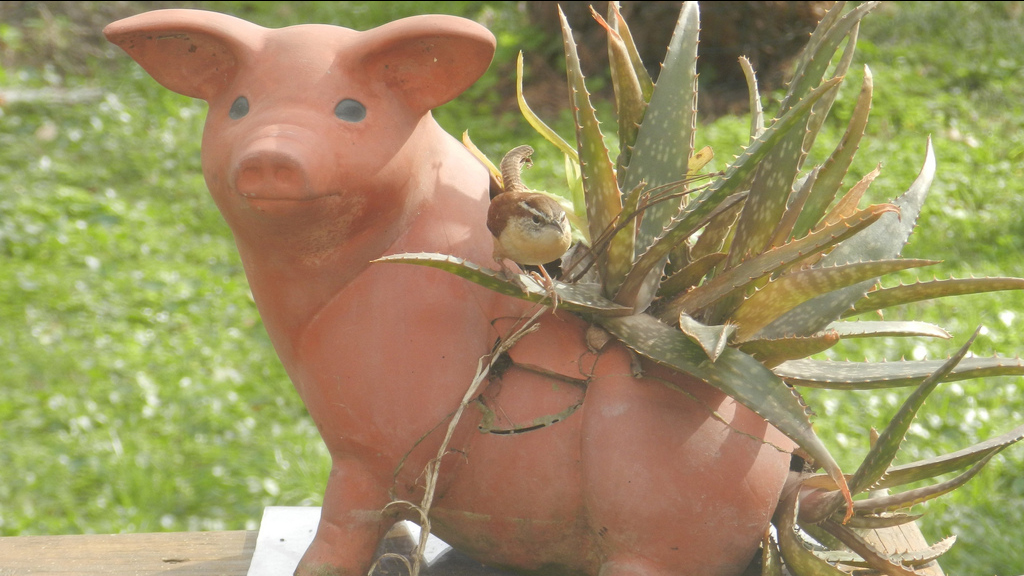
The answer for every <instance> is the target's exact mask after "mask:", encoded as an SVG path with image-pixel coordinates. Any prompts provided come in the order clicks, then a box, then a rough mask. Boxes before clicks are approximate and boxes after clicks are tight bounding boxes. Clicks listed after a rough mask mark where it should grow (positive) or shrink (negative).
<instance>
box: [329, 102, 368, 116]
mask: <svg viewBox="0 0 1024 576" xmlns="http://www.w3.org/2000/svg"><path fill="white" fill-rule="evenodd" d="M334 115H335V116H337V117H338V118H340V119H341V120H344V121H345V122H359V121H361V120H362V119H363V118H366V106H363V105H362V104H360V103H359V102H356V101H355V100H352V99H351V98H346V99H344V100H342V101H341V102H338V105H337V106H335V107H334Z"/></svg>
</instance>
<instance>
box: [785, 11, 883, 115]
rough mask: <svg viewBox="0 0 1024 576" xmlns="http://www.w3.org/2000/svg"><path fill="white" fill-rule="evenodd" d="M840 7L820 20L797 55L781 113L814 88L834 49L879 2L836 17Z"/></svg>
mask: <svg viewBox="0 0 1024 576" xmlns="http://www.w3.org/2000/svg"><path fill="white" fill-rule="evenodd" d="M843 4H845V3H842V2H840V3H836V4H835V5H834V6H833V7H832V8H831V9H830V10H829V11H828V13H826V15H825V17H824V18H822V20H821V22H820V23H819V24H818V27H817V28H816V29H815V30H814V32H813V33H812V34H811V39H810V40H809V41H808V42H807V46H806V47H805V48H804V50H803V52H802V53H801V54H800V59H799V60H798V61H797V67H796V72H795V74H794V76H793V80H792V81H791V82H790V84H789V91H788V92H787V93H786V97H785V98H784V99H783V101H782V110H783V111H785V110H787V109H789V108H790V107H793V106H795V103H796V102H797V101H799V100H800V99H801V98H803V97H804V95H805V94H807V93H808V92H809V91H810V90H811V88H813V87H814V86H817V85H818V84H819V83H820V82H821V79H822V78H823V77H824V75H825V71H826V69H827V68H828V65H829V63H830V62H831V61H832V56H833V55H834V54H835V52H836V49H838V48H839V45H840V44H841V43H842V42H843V39H844V38H846V37H847V36H848V35H849V34H850V32H851V31H852V30H853V29H854V27H855V26H857V25H858V24H859V23H860V21H861V19H863V18H864V16H866V15H867V13H868V12H870V11H871V10H873V9H874V8H875V7H877V6H878V4H879V2H865V3H863V4H861V5H859V6H857V7H856V8H854V9H853V10H850V11H849V12H848V13H847V14H845V15H840V14H841V12H842V9H843Z"/></svg>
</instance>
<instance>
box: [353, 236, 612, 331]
mask: <svg viewBox="0 0 1024 576" xmlns="http://www.w3.org/2000/svg"><path fill="white" fill-rule="evenodd" d="M374 262H390V263H397V264H416V265H419V266H428V267H430V268H437V269H439V270H444V271H446V272H450V273H452V274H455V275H456V276H460V277H462V278H465V279H466V280H469V281H470V282H474V283H476V284H479V285H480V286H483V287H484V288H487V289H490V290H493V291H495V292H498V293H500V294H504V295H506V296H512V297H514V298H520V299H522V300H527V301H529V302H537V303H542V302H547V301H548V300H549V299H550V296H549V294H548V292H547V290H546V289H545V288H544V286H542V285H541V284H540V283H539V282H537V281H536V280H534V279H533V278H532V277H530V276H528V275H526V274H516V275H515V281H510V280H507V279H506V278H505V275H504V274H502V273H501V272H497V271H495V270H491V269H490V268H484V267H482V266H480V265H478V264H474V263H473V262H469V261H468V260H464V259H462V258H458V257H455V256H448V255H446V254H432V253H422V252H421V253H407V254H392V255H389V256H382V257H380V258H377V259H376V260H372V261H371V263H374ZM552 283H553V285H554V290H555V293H556V294H557V295H558V307H559V308H562V309H565V310H569V311H571V312H579V313H581V314H588V315H619V316H621V315H625V314H630V313H631V312H632V311H631V310H630V309H629V308H624V307H622V306H619V305H617V304H615V303H614V302H612V301H610V300H608V299H606V298H604V297H603V296H601V295H600V294H596V293H594V292H593V291H592V290H589V289H588V288H587V286H586V285H583V284H578V285H577V284H565V283H562V282H559V281H557V280H554V281H552Z"/></svg>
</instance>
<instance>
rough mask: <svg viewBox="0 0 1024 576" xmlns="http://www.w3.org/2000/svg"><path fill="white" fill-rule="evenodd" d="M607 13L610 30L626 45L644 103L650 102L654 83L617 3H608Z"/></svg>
mask: <svg viewBox="0 0 1024 576" xmlns="http://www.w3.org/2000/svg"><path fill="white" fill-rule="evenodd" d="M608 12H609V17H608V19H609V20H611V26H612V29H613V30H615V31H616V32H618V33H619V36H620V37H621V38H622V42H623V43H624V44H625V45H626V51H627V52H628V53H629V60H630V62H632V64H633V70H634V73H635V74H636V77H637V79H638V80H640V90H641V92H642V93H643V96H644V101H645V102H650V101H651V94H652V93H653V92H654V81H653V80H651V75H650V74H648V72H647V68H646V67H645V66H644V62H643V60H642V59H641V58H640V51H639V50H637V49H636V42H634V41H633V34H632V33H631V32H630V31H629V26H627V25H626V19H625V18H623V17H622V13H621V12H620V11H619V3H618V2H609V3H608Z"/></svg>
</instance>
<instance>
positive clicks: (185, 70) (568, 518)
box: [105, 10, 792, 576]
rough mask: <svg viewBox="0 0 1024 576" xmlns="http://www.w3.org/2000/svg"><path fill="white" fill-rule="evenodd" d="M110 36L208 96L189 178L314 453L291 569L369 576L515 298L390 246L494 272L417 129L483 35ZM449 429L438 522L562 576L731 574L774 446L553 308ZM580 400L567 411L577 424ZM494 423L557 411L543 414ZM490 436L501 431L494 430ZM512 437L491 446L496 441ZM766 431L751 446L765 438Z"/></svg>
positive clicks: (461, 159) (697, 392)
mask: <svg viewBox="0 0 1024 576" xmlns="http://www.w3.org/2000/svg"><path fill="white" fill-rule="evenodd" d="M105 33H106V35H107V37H108V38H109V39H110V40H111V41H112V42H114V43H116V44H117V45H119V46H120V47H121V48H123V49H124V50H125V51H126V52H128V54H129V55H131V57H132V58H134V59H135V60H136V61H138V62H139V64H141V65H142V66H143V67H144V68H145V69H146V70H147V71H148V72H149V73H150V74H151V75H152V76H153V77H154V78H155V79H156V80H157V81H159V82H160V83H161V84H163V85H164V86H166V87H167V88H169V89H171V90H173V91H175V92H179V93H182V94H185V95H188V96H192V97H195V98H201V99H203V100H205V101H207V102H208V103H209V115H208V118H207V121H206V129H205V132H204V134H203V147H202V150H203V151H202V164H203V173H204V175H205V177H206V182H207V185H208V187H209V189H210V193H211V194H212V195H213V198H214V201H215V202H216V203H217V206H218V207H219V209H220V211H221V213H222V214H223V215H224V218H225V220H227V222H228V224H229V225H230V227H231V230H232V231H233V233H234V236H235V241H236V243H237V246H238V251H239V253H240V254H241V258H242V262H243V263H244V265H245V271H246V275H247V276H248V279H249V283H250V285H251V287H252V292H253V294H254V296H255V299H256V303H257V305H258V306H259V310H260V313H261V314H262V317H263V321H264V323H265V325H266V327H267V331H268V332H269V333H270V337H271V339H272V341H273V343H274V346H275V348H276V350H277V352H278V354H279V355H280V357H281V360H282V362H283V363H284V366H285V368H286V369H287V371H288V374H289V375H290V377H291V379H292V381H293V382H294V384H295V388H296V389H297V390H298V392H299V394H300V395H301V397H302V399H303V401H304V402H305V404H306V406H307V408H308V409H309V412H310V414H311V416H312V417H313V420H314V421H315V422H316V425H317V427H318V428H319V430H320V433H321V435H322V436H323V440H324V442H325V443H326V444H327V447H328V448H329V450H330V453H331V455H332V458H333V468H332V471H331V474H330V478H329V480H328V484H327V489H326V493H325V495H324V503H323V515H322V520H321V522H320V526H319V529H318V532H317V535H316V539H315V540H314V542H313V544H312V545H311V546H310V548H309V550H308V551H307V552H306V554H305V556H304V558H303V559H302V562H301V564H300V565H299V569H298V573H299V574H345V575H358V576H362V575H364V574H366V572H367V569H368V567H369V564H370V562H371V559H372V555H373V552H374V549H375V547H376V545H377V543H378V541H379V540H380V538H381V537H382V535H383V534H384V533H385V532H386V531H387V530H388V528H389V527H390V526H391V525H392V524H393V523H394V522H395V521H396V520H398V519H400V518H403V517H405V518H410V519H415V515H414V514H413V513H412V511H411V510H409V509H408V508H406V507H400V506H391V507H388V508H387V510H386V511H385V506H386V505H387V504H388V503H389V502H392V501H393V500H411V501H416V500H417V498H418V497H419V495H420V494H422V491H423V486H422V484H423V470H424V467H425V466H426V465H427V463H428V462H429V460H430V459H431V458H432V457H433V456H434V455H435V454H436V452H437V450H438V448H439V446H440V443H441V441H442V437H443V434H444V431H445V427H446V425H447V423H448V422H449V421H450V419H451V417H452V413H453V411H454V410H455V408H456V407H457V406H458V405H459V402H460V399H461V397H462V395H463V394H464V393H465V392H466V390H467V388H468V386H469V383H470V382H471V381H472V379H473V376H474V374H475V372H476V366H477V361H478V359H479V358H480V357H481V356H483V355H485V354H487V353H488V352H489V351H490V350H491V349H492V348H493V346H494V345H495V342H496V341H497V339H498V338H499V337H501V336H502V335H504V334H506V333H507V331H508V329H509V326H510V325H511V324H512V321H513V320H514V319H516V318H519V317H521V316H523V315H525V314H528V313H529V307H530V305H529V304H528V303H525V302H521V301H519V300H515V299H512V298H508V297H505V296H501V295H498V294H496V293H493V292H490V291H487V290H484V289H482V288H479V287H478V286H476V285H475V284H472V283H470V282H467V281H465V280H463V279H461V278H458V277H456V276H454V275H449V274H447V273H445V272H441V271H438V270H433V269H429V268H424V267H419V266H407V265H398V264H384V263H378V264H371V263H370V261H371V260H373V259H375V258H377V257H379V256H381V255H385V254H390V253H399V252H441V253H447V254H452V255H456V256H460V257H462V258H466V259H469V260H471V261H474V262H477V263H481V264H490V265H493V261H492V259H491V249H492V242H491V238H490V235H489V233H488V230H487V228H486V227H485V220H486V211H487V206H488V176H487V173H486V171H485V169H484V168H483V167H482V166H480V164H479V163H478V162H477V161H476V160H475V159H474V158H473V157H472V156H471V155H470V154H468V153H467V151H466V150H465V149H464V148H463V146H462V145H461V144H460V143H459V142H457V141H456V140H455V139H454V138H452V137H450V136H449V135H448V134H446V133H445V132H444V131H443V130H442V129H441V128H440V127H439V126H438V124H437V123H436V122H435V121H434V120H433V118H432V117H431V115H430V110H431V108H434V107H436V106H438V105H440V104H442V103H444V102H447V101H449V100H451V99H452V98H454V97H455V96H457V95H458V94H459V93H460V92H462V91H463V90H464V89H465V88H466V87H468V86H469V85H470V84H471V83H473V82H474V81H475V80H476V79H477V78H478V77H479V76H480V75H481V74H482V73H483V72H484V70H485V69H486V68H487V66H488V64H489V62H490V59H491V57H492V54H493V51H494V42H495V41H494V38H493V36H492V35H491V34H490V33H489V32H488V31H487V30H485V29H484V28H482V27H481V26H479V25H477V24H475V23H473V22H471V21H467V20H463V19H459V18H455V17H448V16H420V17H414V18H407V19H404V20H399V21H396V22H392V23H390V24H387V25H384V26H381V27H379V28H376V29H373V30H370V31H367V32H355V31H352V30H348V29H345V28H339V27H333V26H324V25H307V26H295V27H290V28H284V29H280V30H268V29H265V28H262V27H259V26H256V25H254V24H251V23H248V22H245V21H242V20H239V19H236V18H233V17H229V16H225V15H221V14H215V13H208V12H201V11H188V10H167V11H156V12H150V13H146V14H142V15H139V16H135V17H132V18H128V19H125V20H121V21H119V22H115V23H113V24H111V25H110V26H108V27H107V29H106V30H105ZM539 323H540V329H539V330H538V331H537V332H534V333H532V334H530V335H528V336H527V337H525V338H524V339H523V340H522V341H520V342H519V343H518V344H517V345H516V346H515V347H514V348H513V349H512V350H511V353H510V355H511V359H512V361H513V362H512V364H511V365H510V366H508V367H507V368H506V369H504V370H503V371H502V372H501V374H500V377H497V378H494V379H493V381H492V382H490V383H489V385H488V386H487V388H486V390H485V392H484V394H483V395H482V397H481V398H480V399H479V400H478V405H479V406H481V407H482V406H486V407H487V409H486V410H485V409H480V410H473V409H470V410H469V411H467V412H466V413H465V417H464V418H463V419H462V420H461V421H460V424H459V427H458V428H457V431H456V434H455V436H454V438H453V441H452V443H451V445H450V450H449V452H448V455H447V456H446V457H445V459H444V461H443V465H442V467H441V476H440V480H439V483H438V488H437V494H436V498H435V503H434V506H433V509H432V523H433V530H434V532H435V533H437V534H438V536H440V537H441V538H443V539H445V540H446V541H448V542H449V543H451V544H452V545H453V546H455V547H456V548H458V549H460V550H462V551H463V552H465V553H466V554H468V555H470V556H472V557H474V558H477V559H479V560H481V561H483V562H485V563H488V564H492V565H497V566H506V567H513V568H517V569H521V570H527V571H539V572H545V571H550V572H555V571H557V572H558V573H561V574H570V573H572V574H592V575H596V574H601V575H602V576H612V575H617V574H646V575H656V574H702V575H712V574H737V573H739V572H741V571H742V570H743V569H744V568H745V567H746V566H747V565H748V563H749V562H750V560H751V558H752V557H753V556H754V554H755V553H756V550H757V547H758V545H759V542H760V539H761V537H762V535H763V533H764V531H765V529H766V528H767V526H768V522H769V518H770V517H771V515H772V513H773V511H774V510H775V506H776V504H777V500H778V497H779V492H780V490H781V488H782V484H783V481H784V479H785V476H786V474H787V470H788V465H789V461H790V455H789V454H788V453H787V452H785V450H788V449H789V448H790V447H791V446H792V444H791V443H790V442H789V441H788V440H787V439H786V438H785V437H784V436H782V435H781V434H780V433H779V432H777V431H776V430H775V429H774V428H772V427H770V426H769V425H768V424H766V423H765V422H764V420H762V419H761V418H760V417H758V416H756V415H754V414H753V413H752V412H750V411H749V410H747V409H745V408H743V407H741V406H739V405H737V404H736V403H735V402H734V401H733V400H731V399H730V398H727V397H725V396H724V395H723V394H721V393H720V392H718V391H716V390H714V389H712V388H711V387H709V386H707V385H706V384H704V383H703V382H700V381H697V380H695V379H693V378H691V377H687V376H685V375H681V374H678V373H675V372H672V371H669V370H667V369H664V368H661V367H658V366H655V365H645V366H644V369H645V372H644V374H645V376H644V377H642V378H636V377H634V376H633V375H632V370H631V359H630V356H629V353H628V352H627V351H626V350H625V349H624V348H623V347H622V346H620V345H618V344H616V343H613V344H610V345H608V346H607V347H605V348H604V349H603V350H602V351H601V352H593V351H591V350H590V349H588V347H587V345H586V344H585V342H584V337H583V334H584V331H585V329H586V327H587V323H586V322H585V321H584V320H582V319H580V318H578V317H576V316H574V315H572V314H570V313H568V312H559V313H558V315H557V316H553V315H547V316H544V317H542V318H541V320H540V322H539ZM572 407H576V409H575V411H573V410H571V408H572ZM488 412H490V413H492V414H494V415H496V416H497V419H496V420H495V421H494V422H492V423H491V428H505V429H511V428H514V427H517V426H522V425H524V424H527V423H530V422H534V421H535V419H538V418H542V417H544V416H548V415H552V414H557V413H560V412H566V413H567V414H569V415H568V416H567V417H566V418H564V419H563V420H561V421H559V422H557V423H554V424H550V425H547V426H541V427H538V428H536V429H532V430H530V431H525V432H520V433H515V434H510V433H504V434H499V433H493V432H494V431H493V430H492V431H491V432H487V431H481V429H480V424H481V422H482V421H483V415H484V414H486V413H488ZM499 431H501V430H499ZM505 431H507V430H505ZM762 439H764V440H767V442H766V441H764V440H762Z"/></svg>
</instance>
